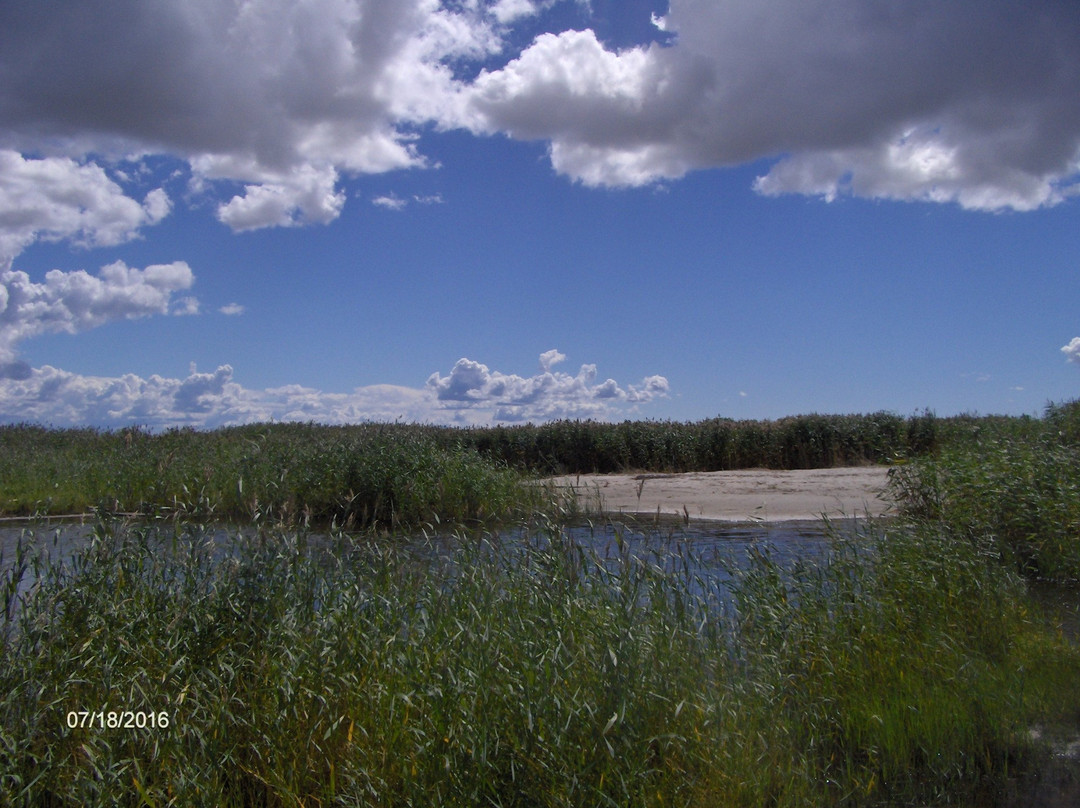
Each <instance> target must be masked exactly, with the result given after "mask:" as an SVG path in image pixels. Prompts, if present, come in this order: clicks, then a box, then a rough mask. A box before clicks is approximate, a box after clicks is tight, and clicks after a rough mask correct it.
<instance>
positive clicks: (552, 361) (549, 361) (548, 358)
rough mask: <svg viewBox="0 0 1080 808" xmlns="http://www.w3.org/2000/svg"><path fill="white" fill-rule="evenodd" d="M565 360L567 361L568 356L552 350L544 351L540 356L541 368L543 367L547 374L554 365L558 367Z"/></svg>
mask: <svg viewBox="0 0 1080 808" xmlns="http://www.w3.org/2000/svg"><path fill="white" fill-rule="evenodd" d="M564 359H566V354H564V353H561V352H559V351H557V350H555V349H554V348H552V349H551V350H550V351H544V352H543V353H542V354H540V367H542V368H543V369H544V372H545V373H546V372H548V371H550V370H551V366H552V365H557V364H559V362H562V361H563V360H564Z"/></svg>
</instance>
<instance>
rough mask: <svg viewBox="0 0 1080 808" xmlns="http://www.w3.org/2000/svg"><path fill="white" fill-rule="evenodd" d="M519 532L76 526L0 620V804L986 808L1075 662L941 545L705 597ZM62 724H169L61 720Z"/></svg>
mask: <svg viewBox="0 0 1080 808" xmlns="http://www.w3.org/2000/svg"><path fill="white" fill-rule="evenodd" d="M531 535H532V538H531V539H529V540H526V541H520V540H512V541H511V540H501V539H498V538H494V537H491V536H488V537H486V538H483V537H481V538H478V537H475V536H473V537H470V536H460V537H458V540H456V541H453V542H451V543H449V544H423V543H420V544H412V545H407V544H401V543H394V542H387V541H383V542H373V541H365V542H361V543H354V542H352V541H351V540H350V539H349V538H348V537H347V536H345V535H342V534H336V535H335V536H332V537H331V538H330V539H329V540H326V541H325V543H324V544H322V545H321V546H320V547H319V548H315V547H314V546H309V544H311V545H314V540H313V539H311V538H310V537H307V536H306V535H305V534H303V533H301V534H299V535H298V534H296V533H283V532H278V531H277V530H271V531H268V532H264V533H262V534H260V538H259V539H256V540H243V541H239V542H237V543H235V544H233V545H232V547H231V548H228V549H223V548H222V547H221V546H220V545H219V546H215V545H214V544H213V542H212V541H211V540H210V533H209V532H208V529H207V528H203V527H199V526H195V525H191V524H186V525H185V524H179V525H178V524H177V523H176V522H173V521H169V522H163V523H151V524H146V523H144V524H139V525H122V524H117V523H101V524H100V525H99V526H98V528H97V530H96V533H95V537H94V539H93V541H92V542H91V544H90V545H89V547H88V548H87V549H86V550H85V552H84V553H82V554H81V555H80V556H78V557H77V558H76V559H75V561H74V562H73V563H70V564H68V565H67V566H66V567H64V568H63V569H61V568H60V566H59V565H57V564H55V563H53V564H51V565H50V564H48V563H46V562H45V561H44V560H41V559H39V560H38V561H37V562H36V563H37V564H38V565H39V569H38V574H39V576H40V581H41V584H40V586H38V587H36V588H35V589H33V591H32V592H31V593H29V594H28V595H27V597H26V599H25V601H24V602H23V604H22V607H21V609H20V610H19V611H18V613H17V614H16V615H15V616H14V617H12V614H13V613H12V611H10V610H9V611H8V612H7V614H8V619H7V620H6V621H5V622H4V624H3V629H4V642H5V647H4V658H5V664H4V665H3V666H2V667H0V694H3V695H0V793H4V794H6V795H8V798H9V799H10V800H11V801H12V802H13V803H14V804H36V805H43V804H49V805H113V804H127V805H141V804H148V805H223V806H227V805H301V804H306V805H371V806H406V805H434V806H475V805H506V806H515V805H520V806H562V805H582V806H585V805H590V806H591V805H642V806H661V805H665V806H666V805H689V806H715V805H724V806H753V807H754V808H756V807H757V806H761V805H774V806H810V805H813V806H818V805H832V804H846V805H877V804H883V803H887V802H890V801H892V802H893V803H895V804H944V803H945V802H946V801H949V802H953V804H955V802H956V801H960V804H964V803H963V801H964V800H969V801H970V802H968V803H967V804H980V805H985V804H988V802H987V801H986V800H985V797H986V795H987V794H992V793H994V792H995V791H996V790H997V789H998V788H999V787H1001V785H1002V784H1003V783H1004V782H1005V778H1006V777H1007V775H1009V774H1010V773H1015V772H1017V771H1021V770H1023V769H1024V768H1025V767H1026V766H1027V765H1029V764H1030V763H1032V762H1033V761H1036V760H1037V755H1038V751H1037V749H1036V748H1035V747H1034V745H1033V744H1032V742H1031V740H1030V739H1029V736H1028V733H1027V728H1028V727H1029V726H1030V725H1031V722H1034V721H1037V720H1039V719H1041V718H1043V717H1045V716H1047V715H1049V714H1055V715H1061V714H1062V713H1063V712H1064V711H1066V710H1071V711H1073V714H1074V717H1075V711H1076V709H1077V707H1076V705H1077V704H1080V688H1078V687H1077V682H1078V681H1080V675H1078V673H1080V658H1078V655H1077V652H1076V649H1075V648H1070V647H1068V646H1066V645H1064V644H1063V643H1062V642H1061V641H1060V640H1058V639H1055V638H1054V637H1053V636H1052V635H1051V634H1048V633H1044V632H1042V631H1041V630H1040V629H1038V627H1037V625H1036V624H1035V623H1033V621H1032V618H1031V616H1030V615H1028V614H1027V612H1026V607H1025V606H1024V603H1023V600H1022V586H1021V584H1020V581H1019V579H1018V578H1016V577H1014V576H1013V575H1012V574H1011V573H1010V572H1009V571H1007V570H1006V569H1005V568H1004V567H1002V566H1000V565H988V564H986V563H985V561H984V560H983V559H982V558H981V557H980V556H979V554H978V552H977V551H976V550H975V548H973V547H972V546H970V545H963V544H962V545H959V546H956V545H955V544H954V543H952V542H949V541H947V540H945V539H942V538H940V537H938V536H935V535H933V534H929V535H927V534H922V533H919V532H917V531H907V530H898V529H893V528H885V527H875V526H872V525H869V526H864V528H863V530H862V532H861V533H860V534H859V535H856V536H854V537H848V538H844V537H839V536H838V537H837V539H836V544H835V549H834V552H833V554H832V558H831V561H830V563H828V564H827V565H824V566H818V567H811V566H802V567H799V568H797V569H796V570H795V571H794V572H789V571H785V570H782V569H781V568H780V567H778V566H777V565H776V564H775V563H774V562H772V561H771V560H770V558H769V556H768V554H767V553H758V554H755V555H754V556H753V558H752V561H751V563H750V564H749V566H746V565H745V564H743V566H742V569H732V571H731V573H730V574H731V576H732V578H731V579H730V583H729V584H728V588H727V589H725V590H719V589H717V587H716V585H715V584H708V583H706V584H704V585H703V584H702V581H701V580H700V579H696V580H695V578H694V573H693V572H692V570H693V569H694V567H693V565H690V564H686V565H683V564H674V565H672V564H668V563H667V561H668V560H669V559H668V558H667V557H666V554H668V553H671V552H673V551H672V550H670V549H664V545H663V544H657V546H656V550H655V554H649V553H644V554H638V555H636V556H635V555H632V554H630V553H629V552H628V551H627V550H626V549H625V547H624V548H623V549H621V550H620V549H619V548H617V547H616V548H610V549H609V550H606V551H604V552H603V553H601V552H599V551H595V552H594V551H590V550H587V549H584V548H582V547H579V546H575V545H574V544H573V543H571V542H570V541H569V540H568V539H567V537H566V535H565V534H564V533H563V532H562V529H561V528H559V527H558V526H554V525H552V526H541V527H540V528H539V529H537V530H536V531H534V532H533V533H532V534H531ZM46 547H48V543H47V542H46ZM668 547H670V545H668ZM31 555H32V554H31ZM676 560H680V559H676ZM683 560H685V559H683ZM22 561H23V562H24V563H25V564H26V565H28V567H29V566H32V565H33V564H34V563H35V562H34V561H33V558H31V557H30V556H26V555H23V558H22ZM665 568H666V569H675V570H682V572H665V571H663V570H664V569H665ZM721 577H722V576H721ZM14 580H15V578H14V577H12V576H11V575H10V574H9V578H8V584H9V585H8V587H7V589H8V591H9V592H10V591H12V590H13V582H14ZM83 710H85V711H90V712H91V713H96V712H97V711H102V712H103V713H106V712H108V711H124V710H130V711H132V712H137V711H145V712H147V713H150V712H152V713H154V714H160V713H162V712H164V713H166V714H167V719H168V726H167V727H165V728H161V727H157V728H149V727H148V728H144V729H138V728H123V727H115V728H110V727H109V726H108V725H107V724H106V726H105V727H101V726H97V725H95V726H92V727H90V726H75V727H71V726H69V724H70V723H75V724H79V723H80V722H81V721H83V720H84V719H81V718H80V717H79V716H78V715H74V716H72V715H71V714H73V713H77V712H78V711H83ZM90 721H91V722H94V721H99V722H100V721H105V722H107V721H108V719H107V718H104V719H97V718H93V717H92V718H90Z"/></svg>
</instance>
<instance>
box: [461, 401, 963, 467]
mask: <svg viewBox="0 0 1080 808" xmlns="http://www.w3.org/2000/svg"><path fill="white" fill-rule="evenodd" d="M975 420H976V421H980V420H982V419H975ZM951 431H953V432H955V431H956V430H955V429H952V430H951ZM949 432H950V424H949V423H943V422H942V420H941V419H938V418H936V417H935V416H934V415H933V414H931V413H924V414H921V415H914V416H911V417H908V418H905V417H902V416H899V415H895V414H893V413H888V412H877V413H872V414H870V415H797V416H791V417H788V418H781V419H779V420H776V421H749V420H743V421H735V420H732V419H730V418H710V419H708V420H704V421H696V422H692V423H685V422H682V423H681V422H675V421H624V422H622V423H618V424H609V423H600V422H597V421H555V422H552V423H549V424H543V425H540V426H534V425H526V426H509V427H504V426H497V427H487V428H482V429H470V430H465V431H463V432H462V433H461V434H460V435H458V436H457V437H458V438H459V439H463V440H465V441H466V442H467V443H468V444H469V445H471V446H474V447H475V448H476V449H477V450H478V451H479V452H480V453H481V454H482V455H484V456H486V457H491V458H495V459H498V460H500V461H503V462H505V463H506V464H508V465H511V466H516V467H520V468H524V469H528V470H530V471H535V472H539V473H542V474H577V473H580V474H586V473H590V472H597V473H601V474H603V473H610V472H617V471H627V470H649V471H667V472H680V471H726V470H731V469H745V468H770V469H806V468H828V467H831V466H846V465H857V464H863V463H884V462H889V461H891V460H894V459H896V458H904V457H912V456H918V455H923V454H926V453H928V452H932V451H934V450H935V449H936V448H937V446H938V444H939V441H940V440H942V438H943V437H944V436H945V435H946V434H948V433H949Z"/></svg>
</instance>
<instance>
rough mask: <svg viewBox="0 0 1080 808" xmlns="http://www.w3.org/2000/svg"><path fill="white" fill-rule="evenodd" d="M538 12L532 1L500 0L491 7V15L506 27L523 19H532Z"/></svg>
mask: <svg viewBox="0 0 1080 808" xmlns="http://www.w3.org/2000/svg"><path fill="white" fill-rule="evenodd" d="M536 12H537V8H536V4H535V3H533V2H531V0H498V2H496V3H495V5H493V6H492V7H491V15H492V16H493V17H495V19H496V20H498V21H499V22H500V23H503V24H504V25H505V24H507V23H512V22H514V21H515V20H518V19H520V18H522V17H531V16H533V15H534V14H536Z"/></svg>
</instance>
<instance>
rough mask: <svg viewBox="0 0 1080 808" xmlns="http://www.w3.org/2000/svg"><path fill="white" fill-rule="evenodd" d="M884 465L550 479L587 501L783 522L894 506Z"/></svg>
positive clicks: (606, 507) (596, 505) (607, 509)
mask: <svg viewBox="0 0 1080 808" xmlns="http://www.w3.org/2000/svg"><path fill="white" fill-rule="evenodd" d="M888 474H889V469H888V467H886V466H855V467H845V468H831V469H798V470H795V471H772V470H768V469H749V470H743V471H709V472H687V473H685V474H648V473H645V474H580V475H578V474H571V475H565V476H562V477H551V478H548V481H549V482H551V483H552V484H554V485H555V486H556V487H557V488H563V489H568V490H569V491H572V492H573V494H574V495H575V496H576V497H577V499H578V502H579V503H580V504H581V505H582V507H584V508H587V509H590V510H600V511H603V512H604V513H614V514H619V513H622V514H642V515H646V514H647V515H650V516H655V515H657V514H659V515H660V516H661V517H676V518H680V519H701V520H715V521H725V522H745V521H755V522H757V521H764V522H780V521H794V520H813V519H819V518H821V517H822V516H823V515H825V516H829V517H832V518H836V517H840V516H883V515H887V514H889V513H890V512H891V511H892V501H891V500H890V499H889V498H888V496H887V485H888Z"/></svg>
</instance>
